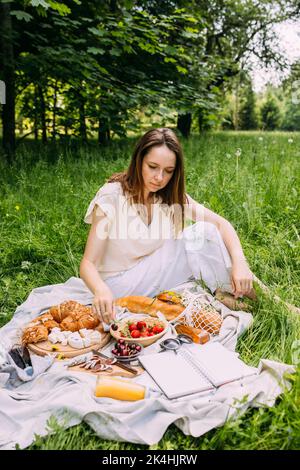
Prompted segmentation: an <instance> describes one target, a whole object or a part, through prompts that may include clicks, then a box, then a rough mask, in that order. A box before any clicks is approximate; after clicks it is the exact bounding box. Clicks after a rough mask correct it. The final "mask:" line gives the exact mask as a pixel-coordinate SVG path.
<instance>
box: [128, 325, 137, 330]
mask: <svg viewBox="0 0 300 470" xmlns="http://www.w3.org/2000/svg"><path fill="white" fill-rule="evenodd" d="M137 329H138V328H137V325H136V324H135V323H131V324H130V325H129V331H133V330H137Z"/></svg>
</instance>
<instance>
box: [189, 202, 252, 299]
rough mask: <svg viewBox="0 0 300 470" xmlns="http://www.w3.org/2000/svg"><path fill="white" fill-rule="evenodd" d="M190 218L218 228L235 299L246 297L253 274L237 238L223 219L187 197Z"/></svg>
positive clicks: (229, 224) (249, 290) (232, 228)
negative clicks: (230, 265) (229, 267)
mask: <svg viewBox="0 0 300 470" xmlns="http://www.w3.org/2000/svg"><path fill="white" fill-rule="evenodd" d="M187 197H188V202H189V209H190V212H191V217H192V220H193V221H194V222H197V221H204V222H210V223H212V224H214V225H216V227H218V229H219V231H220V234H221V236H222V238H223V240H224V243H225V245H226V248H227V250H228V252H229V255H230V257H231V261H232V288H233V293H234V295H235V297H239V296H241V295H247V294H249V293H250V292H251V290H252V287H253V282H252V281H253V274H252V272H251V271H250V269H249V266H248V263H247V260H246V257H245V255H244V252H243V249H242V245H241V242H240V240H239V237H238V235H237V233H236V231H235V229H234V227H233V226H232V225H231V223H230V222H229V221H228V220H226V219H225V218H224V217H222V216H220V215H218V214H216V213H215V212H213V211H211V210H210V209H207V208H206V207H204V206H202V205H201V204H199V203H198V202H197V201H195V200H194V199H192V198H191V196H189V195H187Z"/></svg>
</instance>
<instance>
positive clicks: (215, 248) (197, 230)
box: [84, 182, 232, 298]
mask: <svg viewBox="0 0 300 470" xmlns="http://www.w3.org/2000/svg"><path fill="white" fill-rule="evenodd" d="M95 206H96V211H97V207H100V208H101V210H102V212H104V213H105V214H106V217H105V220H106V232H107V242H106V251H105V255H104V257H103V259H102V260H101V264H100V265H99V266H98V271H99V274H100V276H101V278H102V279H103V280H104V281H105V283H106V284H107V285H108V287H109V288H110V289H111V291H112V293H113V295H114V297H115V298H117V297H123V296H127V295H145V296H150V297H153V296H154V295H156V294H158V293H159V292H161V291H162V290H168V289H171V288H173V287H175V286H176V285H179V284H181V283H183V282H185V281H187V280H191V279H201V280H202V281H204V283H205V284H206V286H207V287H208V288H209V289H210V291H211V292H212V293H213V292H214V291H215V290H216V289H217V288H218V287H220V288H222V289H223V290H225V291H227V292H232V287H231V276H230V275H231V267H232V265H231V259H230V256H229V253H228V250H227V248H226V246H225V244H224V241H223V239H222V236H221V234H220V232H219V230H218V228H217V227H216V226H215V225H214V224H211V223H208V222H203V221H200V222H196V223H194V224H193V225H189V226H186V227H185V228H184V230H183V231H182V232H181V234H180V236H179V237H175V235H174V227H173V224H172V220H171V217H170V214H171V212H170V207H169V206H167V205H165V204H162V201H161V199H160V198H159V197H156V199H155V204H153V206H152V207H153V214H152V220H151V223H150V225H147V223H146V222H145V219H143V218H142V217H141V216H140V212H139V208H138V207H137V206H136V205H132V204H130V203H129V201H128V198H127V197H125V196H124V194H123V191H122V188H121V184H120V183H119V182H113V183H106V184H105V185H104V186H102V187H101V188H100V189H99V190H98V192H97V194H96V195H95V197H94V198H93V200H92V201H91V202H90V204H89V206H88V209H87V211H86V214H85V217H84V221H85V222H86V223H87V224H91V223H92V213H93V210H94V208H95ZM186 213H187V217H188V216H189V213H188V211H186ZM107 221H108V224H107ZM103 227H104V225H102V226H101V224H100V226H99V227H97V235H98V236H99V238H101V237H102V236H103V233H104V232H105V231H103ZM106 232H105V233H106Z"/></svg>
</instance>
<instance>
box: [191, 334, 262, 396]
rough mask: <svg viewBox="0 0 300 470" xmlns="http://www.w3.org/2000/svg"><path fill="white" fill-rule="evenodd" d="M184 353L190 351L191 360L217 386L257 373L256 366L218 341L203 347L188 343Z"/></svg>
mask: <svg viewBox="0 0 300 470" xmlns="http://www.w3.org/2000/svg"><path fill="white" fill-rule="evenodd" d="M182 353H183V354H184V355H185V353H188V354H187V355H188V356H189V357H190V360H193V362H194V363H195V364H196V365H198V367H199V369H201V371H202V372H203V374H204V375H206V376H207V377H208V379H209V380H210V381H211V382H212V383H213V385H214V386H215V387H218V386H219V385H222V384H225V383H228V382H233V381H234V380H239V379H241V378H243V377H247V376H249V375H254V374H256V373H257V369H256V368H255V367H251V366H248V365H247V364H245V363H244V362H243V361H242V360H241V359H239V358H238V357H237V354H236V353H235V352H233V351H230V350H228V349H227V348H225V347H224V346H223V345H222V344H220V343H217V342H215V343H207V344H205V345H204V346H202V347H199V345H195V344H191V345H187V346H186V348H185V349H184V350H182ZM189 353H190V354H189Z"/></svg>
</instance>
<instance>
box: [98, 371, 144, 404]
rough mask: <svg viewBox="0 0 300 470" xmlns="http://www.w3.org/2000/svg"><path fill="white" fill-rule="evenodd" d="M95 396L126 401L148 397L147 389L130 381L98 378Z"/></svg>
mask: <svg viewBox="0 0 300 470" xmlns="http://www.w3.org/2000/svg"><path fill="white" fill-rule="evenodd" d="M95 396H96V397H107V398H114V399H115V400H125V401H136V400H143V399H144V398H145V396H146V388H145V387H144V385H140V384H137V383H134V382H131V381H130V380H126V379H119V378H118V377H106V376H102V377H101V376H98V377H97V383H96V390H95Z"/></svg>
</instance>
